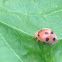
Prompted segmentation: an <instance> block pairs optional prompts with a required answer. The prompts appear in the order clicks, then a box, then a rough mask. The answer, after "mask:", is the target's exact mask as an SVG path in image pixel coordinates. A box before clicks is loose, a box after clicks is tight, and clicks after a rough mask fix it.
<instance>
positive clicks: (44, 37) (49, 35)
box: [34, 28, 57, 44]
mask: <svg viewBox="0 0 62 62" xmlns="http://www.w3.org/2000/svg"><path fill="white" fill-rule="evenodd" d="M34 38H37V42H38V40H40V41H41V43H42V42H48V43H49V44H50V43H56V42H57V36H56V34H55V33H54V32H53V31H52V30H51V29H48V28H43V29H41V30H39V31H37V32H36V33H35V34H34Z"/></svg>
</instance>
